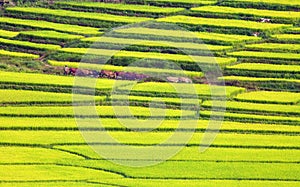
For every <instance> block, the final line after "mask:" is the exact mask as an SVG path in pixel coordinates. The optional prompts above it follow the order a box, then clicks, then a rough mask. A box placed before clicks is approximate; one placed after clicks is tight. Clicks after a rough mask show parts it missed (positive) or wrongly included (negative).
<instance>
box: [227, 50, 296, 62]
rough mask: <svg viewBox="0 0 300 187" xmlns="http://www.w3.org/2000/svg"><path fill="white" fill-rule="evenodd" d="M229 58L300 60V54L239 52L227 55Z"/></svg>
mask: <svg viewBox="0 0 300 187" xmlns="http://www.w3.org/2000/svg"><path fill="white" fill-rule="evenodd" d="M227 54H228V55H229V56H234V57H242V58H260V59H263V58H265V59H281V60H283V59H285V60H299V59H300V54H295V53H274V52H259V51H237V52H232V53H227Z"/></svg>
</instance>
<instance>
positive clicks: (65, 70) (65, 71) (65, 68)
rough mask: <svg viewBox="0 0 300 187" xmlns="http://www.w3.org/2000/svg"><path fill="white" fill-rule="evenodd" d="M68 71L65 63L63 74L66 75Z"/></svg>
mask: <svg viewBox="0 0 300 187" xmlns="http://www.w3.org/2000/svg"><path fill="white" fill-rule="evenodd" d="M69 71H70V68H69V67H68V66H67V65H65V67H64V75H68V74H69Z"/></svg>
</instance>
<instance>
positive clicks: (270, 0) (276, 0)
mask: <svg viewBox="0 0 300 187" xmlns="http://www.w3.org/2000/svg"><path fill="white" fill-rule="evenodd" d="M236 1H238V2H250V3H267V4H279V5H297V6H298V5H299V6H300V2H299V1H298V0H285V1H281V0H236Z"/></svg>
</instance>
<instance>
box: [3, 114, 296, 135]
mask: <svg viewBox="0 0 300 187" xmlns="http://www.w3.org/2000/svg"><path fill="white" fill-rule="evenodd" d="M0 119H1V120H0V127H1V128H3V129H10V128H15V129H28V130H34V129H47V128H49V129H50V128H52V129H65V130H66V129H77V127H78V125H77V123H76V119H74V118H53V117H51V118H50V117H48V118H43V117H38V118H34V117H30V118H29V117H18V118H13V123H11V122H12V118H10V117H0ZM134 120H135V119H122V121H120V120H119V119H113V118H101V124H102V127H104V128H106V129H107V130H114V129H122V130H125V129H126V127H125V126H124V122H125V124H130V123H133V122H134ZM146 121H148V122H146ZM160 121H161V120H160V119H151V120H148V119H146V120H144V119H139V122H141V125H140V126H138V127H137V128H139V129H149V126H147V125H146V124H155V123H158V122H160ZM92 122H93V119H85V120H84V122H83V123H85V124H86V128H93V127H94V126H93V123H92ZM179 123H180V121H179V120H164V121H162V122H161V124H160V125H159V127H157V129H155V131H173V130H175V129H179V130H189V129H192V128H195V129H196V131H200V132H202V131H204V130H205V129H206V128H207V125H208V123H209V121H208V120H202V119H201V120H198V121H197V122H195V121H190V120H185V121H184V126H183V127H178V125H179ZM194 123H197V124H198V125H197V126H196V127H195V126H194ZM99 128H100V127H99ZM220 130H221V133H223V132H224V133H237V132H241V133H248V134H249V133H250V134H261V133H262V134H265V133H274V134H275V133H276V134H299V133H300V126H293V125H291V126H287V125H281V124H253V123H239V122H229V121H224V122H223V124H222V127H221V129H220Z"/></svg>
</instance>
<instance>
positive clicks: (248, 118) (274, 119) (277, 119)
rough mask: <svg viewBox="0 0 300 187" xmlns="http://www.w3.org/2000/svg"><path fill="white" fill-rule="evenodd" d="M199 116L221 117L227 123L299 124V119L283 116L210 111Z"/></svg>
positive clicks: (202, 112)
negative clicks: (227, 121)
mask: <svg viewBox="0 0 300 187" xmlns="http://www.w3.org/2000/svg"><path fill="white" fill-rule="evenodd" d="M200 116H202V117H203V118H209V117H211V116H214V117H223V116H224V119H225V120H229V121H240V122H251V123H261V122H262V121H263V122H264V123H281V124H283V123H285V124H290V125H292V124H295V125H299V124H300V118H299V117H285V116H266V115H255V114H245V113H229V112H226V113H225V114H224V113H222V112H221V113H219V112H213V113H212V112H211V111H201V112H200Z"/></svg>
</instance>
